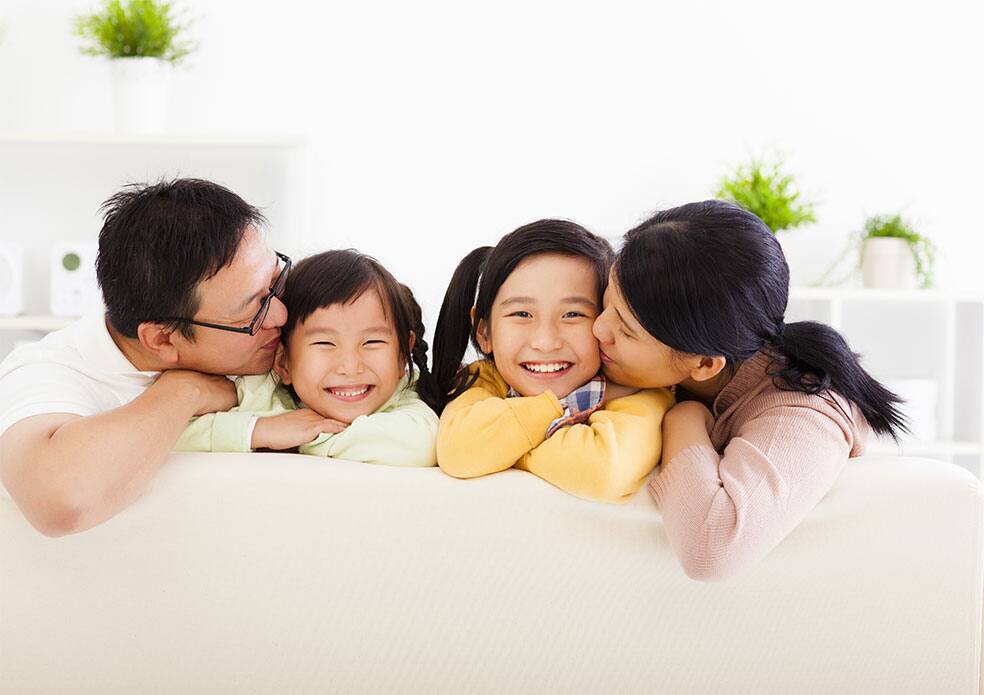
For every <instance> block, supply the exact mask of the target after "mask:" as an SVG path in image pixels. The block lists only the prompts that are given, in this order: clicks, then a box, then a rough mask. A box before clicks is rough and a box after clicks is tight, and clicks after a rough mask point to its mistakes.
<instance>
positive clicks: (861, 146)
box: [0, 0, 984, 471]
mask: <svg viewBox="0 0 984 695" xmlns="http://www.w3.org/2000/svg"><path fill="white" fill-rule="evenodd" d="M103 6H104V3H100V2H83V1H80V0H44V1H43V2H37V1H36V0H35V1H31V0H0V103H2V104H3V106H2V108H0V242H3V243H7V244H8V250H7V254H8V256H9V257H10V258H11V259H13V260H12V261H11V263H13V264H14V266H15V268H19V269H20V275H19V276H18V275H17V271H16V269H15V271H11V273H9V277H10V278H12V279H11V280H9V281H8V284H10V283H14V284H15V285H16V286H17V287H21V288H22V296H21V301H20V303H19V306H18V307H17V311H15V312H9V311H8V312H6V313H19V314H24V315H26V316H21V317H19V318H9V319H7V320H6V323H3V322H0V328H4V329H5V330H4V331H3V335H2V336H0V353H5V352H6V350H8V349H9V346H10V344H11V343H12V341H14V340H22V339H29V338H31V337H32V336H34V337H36V336H37V335H40V333H41V332H42V331H44V330H48V329H49V328H52V327H55V326H57V325H62V324H63V323H64V320H65V319H64V318H59V317H57V316H55V315H56V314H58V315H70V314H72V313H73V311H74V310H75V308H76V305H77V303H78V302H76V301H75V300H74V299H73V297H75V296H76V294H77V291H78V288H79V287H82V286H85V284H86V282H91V278H90V279H89V280H86V279H85V278H81V279H80V278H79V277H78V276H81V275H83V274H84V272H85V270H86V268H87V267H89V264H90V263H91V258H90V256H91V247H87V246H86V244H91V243H92V242H94V240H95V238H96V235H97V233H98V230H99V227H100V218H99V215H98V208H99V205H100V203H101V202H102V201H103V200H104V199H105V198H107V197H108V196H109V195H111V194H112V193H113V192H114V191H116V190H117V189H118V188H119V187H120V186H121V185H122V184H124V183H127V182H131V181H147V180H155V179H157V178H160V177H162V176H178V175H180V176H199V177H204V178H212V179H214V180H217V181H219V182H220V183H223V184H225V185H227V186H229V187H230V188H232V189H233V190H235V191H236V192H238V193H240V194H241V195H242V196H243V197H244V198H246V199H247V200H248V201H250V202H252V203H254V204H256V205H259V206H261V207H263V208H264V209H265V211H266V212H267V214H268V216H269V218H270V221H271V228H270V230H269V236H270V238H271V241H272V243H273V245H274V246H276V247H277V248H279V249H280V250H283V251H285V252H287V253H289V254H291V255H292V256H295V257H300V256H303V255H305V254H306V253H309V252H312V251H319V250H323V249H325V248H331V247H348V246H353V247H357V248H359V249H361V250H364V251H366V252H369V253H371V254H373V255H375V256H376V257H377V258H379V259H380V260H381V261H382V262H383V263H384V264H385V265H386V266H387V267H388V268H389V269H390V270H391V271H392V272H393V273H394V275H396V276H397V278H399V279H401V280H402V281H404V282H406V283H407V284H409V285H411V286H412V287H413V288H414V290H415V291H416V293H417V294H418V297H419V299H420V300H421V304H422V305H423V306H424V310H425V318H426V319H427V320H428V327H429V328H431V329H432V328H433V323H434V321H435V320H436V317H437V310H438V307H439V305H440V301H441V298H442V296H443V292H444V288H445V286H446V283H447V281H448V279H449V278H450V275H451V272H452V270H453V268H454V266H455V264H456V263H457V261H458V260H460V258H461V257H462V256H463V255H464V254H466V253H467V252H468V251H470V250H471V249H472V248H474V247H475V246H478V245H483V244H491V243H494V242H495V241H496V240H497V239H498V238H499V237H501V236H502V235H503V234H505V233H506V232H508V231H510V230H512V229H514V228H515V227H517V226H519V225H521V224H524V223H526V222H529V221H532V220H534V219H538V218H541V217H547V216H560V217H566V218H570V219H574V220H576V221H578V222H580V223H582V224H584V225H585V226H587V227H588V228H590V229H592V230H593V231H595V232H597V233H600V234H603V235H605V236H608V237H609V238H611V239H613V240H616V239H617V238H618V237H619V236H620V235H621V234H622V233H624V232H625V231H626V230H628V229H629V228H630V227H632V226H633V225H635V224H636V223H638V222H639V221H641V220H642V219H643V218H645V217H646V216H647V215H648V214H650V213H652V212H653V211H655V210H658V209H661V208H665V207H671V206H674V205H678V204H681V203H684V202H689V201H693V200H699V199H704V198H708V197H713V196H715V195H716V194H717V193H718V192H719V189H720V186H721V182H722V179H723V178H724V177H729V176H730V177H731V178H732V179H735V178H740V176H738V170H737V169H736V168H737V167H740V166H743V165H747V164H748V163H750V162H752V161H753V160H759V161H765V162H777V163H780V164H781V167H782V171H783V172H784V173H788V174H789V175H791V176H792V177H793V179H794V189H795V191H797V192H798V193H799V198H798V201H799V202H800V203H810V204H812V206H813V207H812V217H813V218H815V219H814V221H805V222H804V223H802V224H800V225H799V226H797V227H796V228H794V229H787V230H785V231H781V232H780V233H779V234H780V240H781V242H782V244H783V247H784V249H785V251H786V254H787V258H788V260H789V262H790V267H791V271H792V282H793V285H794V286H795V287H796V288H797V291H796V294H794V299H793V301H792V302H791V306H790V319H791V320H793V319H795V318H806V317H810V318H820V319H822V320H826V321H829V322H831V323H834V324H835V325H837V326H838V327H840V328H842V329H843V330H844V331H845V332H846V333H847V335H848V338H849V339H850V340H851V342H852V345H853V346H854V347H855V348H856V349H858V350H859V351H860V352H862V353H864V355H865V360H866V364H867V365H868V366H869V368H871V370H872V371H873V372H875V373H876V375H878V376H880V377H881V378H883V379H886V380H889V381H891V382H892V383H893V384H895V386H896V388H898V389H899V390H900V391H903V392H905V393H907V394H909V395H910V397H911V398H912V399H913V409H914V410H913V416H914V418H917V419H918V420H919V423H918V428H919V432H918V436H917V437H916V439H915V440H914V441H912V442H910V443H908V445H907V446H908V451H909V452H910V453H920V454H925V455H930V456H935V457H937V458H941V459H945V460H950V461H955V462H957V463H959V464H961V465H966V466H968V467H970V468H972V469H974V470H978V471H979V469H980V458H981V453H982V447H981V440H982V430H984V415H982V408H981V391H982V390H984V377H982V374H984V358H982V353H984V349H982V344H984V325H982V324H984V321H982V318H981V317H982V314H984V309H982V306H984V302H982V300H981V296H982V295H984V279H982V273H981V269H980V263H981V259H982V258H984V224H982V221H981V216H980V215H979V213H978V207H979V205H978V200H979V196H980V190H981V184H982V183H984V180H982V179H984V176H982V174H981V162H982V161H984V135H982V128H981V124H982V123H984V108H982V103H984V97H982V89H981V70H982V66H984V47H982V43H981V41H980V40H979V33H980V26H981V23H980V20H981V16H980V8H979V5H976V4H974V3H966V2H956V1H951V0H942V1H941V2H937V3H933V4H932V5H930V4H927V3H915V2H913V3H904V2H902V3H900V2H887V1H884V0H872V1H871V2H857V1H855V2H828V3H824V4H823V5H816V4H806V3H790V2H772V1H767V0H749V1H747V2H743V3H734V2H724V1H723V0H722V1H718V0H710V1H704V2H687V3H683V2H676V3H658V2H656V3H653V2H649V3H643V2H638V3H632V2H622V1H619V0H612V1H609V2H606V3H604V4H602V3H585V2H571V1H566V2H554V1H542V2H541V1H536V2H518V1H514V0H501V1H500V2H498V3H495V4H488V3H482V4H478V3H462V2H443V1H437V0H426V1H424V2H418V3H406V2H395V1H391V0H390V1H385V2H359V3H354V2H348V3H340V2H339V3H336V2H325V3H309V2H300V1H299V0H281V2H278V3H275V4H269V3H255V2H233V1H232V0H188V1H186V2H176V3H174V5H173V7H174V13H175V16H176V17H177V18H178V19H179V20H180V23H181V25H182V27H184V33H183V37H184V39H186V40H187V41H188V42H189V43H190V45H189V48H190V52H189V53H188V55H187V56H185V57H184V58H183V59H182V60H181V61H179V62H178V63H177V64H176V65H174V66H173V67H172V66H170V65H168V67H167V70H166V73H167V75H166V82H162V83H160V85H161V86H157V87H154V88H153V89H152V90H151V92H150V93H149V94H148V93H147V92H146V83H144V89H145V97H144V101H145V102H150V101H154V100H156V99H158V98H160V99H162V102H161V103H162V104H163V105H162V106H160V107H159V108H157V109H156V111H157V115H158V116H159V117H160V119H159V121H158V122H157V123H154V124H151V125H150V126H149V127H145V126H147V124H146V123H144V124H143V126H141V127H134V122H133V121H131V122H130V123H129V124H126V123H123V122H121V120H120V118H121V117H120V111H119V106H118V105H114V98H115V99H119V87H118V86H117V82H118V79H119V78H118V76H116V75H115V72H116V68H114V65H113V63H120V60H118V59H117V60H113V59H110V58H107V57H98V56H91V55H84V54H83V53H82V52H81V50H80V48H81V47H83V46H85V45H88V43H87V42H86V41H85V40H84V39H83V38H81V37H79V36H77V35H75V33H73V20H74V18H76V17H78V16H79V15H84V14H87V13H92V12H98V11H100V10H101V9H102V8H103ZM155 84H156V83H155ZM155 103H156V101H155ZM137 131H140V132H137ZM746 173H747V172H746ZM896 214H898V215H901V217H902V218H904V220H905V222H906V223H907V225H908V227H907V229H908V230H909V231H911V232H914V233H916V234H918V235H919V238H920V239H923V238H925V239H928V240H929V241H931V242H932V244H933V246H934V247H935V250H936V253H935V257H936V260H935V264H934V266H933V268H932V274H931V278H929V280H930V282H929V283H928V284H930V285H931V288H930V289H916V288H915V286H916V285H915V284H914V283H913V282H912V281H907V282H901V283H900V284H899V285H898V287H896V288H895V289H881V290H865V289H861V286H862V284H863V282H862V274H861V272H860V270H859V267H858V251H859V248H860V244H861V236H862V230H863V229H864V227H865V223H866V220H868V219H869V218H871V217H872V216H877V215H889V216H891V215H896ZM11 249H14V250H11ZM17 249H19V250H17ZM18 254H19V255H18ZM72 255H74V257H75V260H72V259H71V258H69V257H70V256H72ZM66 258H69V260H66ZM76 260H77V263H76ZM17 264H19V265H17ZM71 265H76V266H78V272H77V273H76V275H73V276H72V277H67V276H68V275H71V273H73V272H76V271H74V270H72V271H70V272H65V271H66V270H68V266H71ZM2 283H3V281H2V280H0V285H2ZM73 283H74V284H73ZM10 291H11V290H8V292H10ZM2 292H3V289H2V287H0V305H2V298H3V297H2ZM73 293H76V294H73ZM0 308H2V306H0Z"/></svg>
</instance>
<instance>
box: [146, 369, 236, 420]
mask: <svg viewBox="0 0 984 695" xmlns="http://www.w3.org/2000/svg"><path fill="white" fill-rule="evenodd" d="M161 382H164V383H166V384H168V385H169V386H174V387H175V388H185V389H187V390H188V393H189V398H191V399H192V402H193V403H195V415H196V416H197V415H205V414H206V413H217V412H219V411H222V410H230V409H232V408H235V407H236V406H237V405H238V404H239V401H238V398H237V397H236V384H235V382H233V381H231V380H229V379H228V378H226V377H224V376H217V375H215V374H202V373H200V372H193V371H191V370H188V369H170V370H168V371H166V372H164V373H163V374H161V375H160V377H158V379H157V382H156V383H161Z"/></svg>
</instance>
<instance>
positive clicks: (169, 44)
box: [73, 0, 192, 132]
mask: <svg viewBox="0 0 984 695" xmlns="http://www.w3.org/2000/svg"><path fill="white" fill-rule="evenodd" d="M73 29H74V33H75V34H76V36H79V37H81V38H82V39H83V40H84V41H85V43H84V45H83V46H82V49H81V50H82V52H83V53H86V54H88V55H95V56H105V57H107V58H109V59H110V65H111V66H112V71H113V103H114V110H115V114H116V126H117V128H118V129H119V130H123V131H130V132H155V131H159V130H162V129H163V124H164V120H165V115H166V107H167V83H168V77H169V74H170V69H171V67H172V66H173V65H174V64H176V63H177V62H179V61H180V60H181V59H182V58H184V57H185V56H186V55H188V53H189V52H190V51H191V50H192V46H191V44H190V43H189V42H188V41H186V40H185V35H186V33H187V25H185V24H181V23H180V22H179V21H178V18H177V16H176V14H175V11H174V7H173V5H172V4H171V3H170V2H162V1H160V0H104V2H103V4H102V7H101V9H100V10H99V11H97V12H94V13H92V14H87V15H80V16H77V17H76V18H75V20H74V25H73Z"/></svg>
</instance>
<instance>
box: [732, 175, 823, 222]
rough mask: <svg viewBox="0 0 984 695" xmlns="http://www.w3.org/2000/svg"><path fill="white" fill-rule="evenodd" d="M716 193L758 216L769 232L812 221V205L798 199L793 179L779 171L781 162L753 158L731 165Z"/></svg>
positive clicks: (814, 220) (813, 219)
mask: <svg viewBox="0 0 984 695" xmlns="http://www.w3.org/2000/svg"><path fill="white" fill-rule="evenodd" d="M716 195H717V197H718V198H720V199H722V200H729V201H731V202H733V203H735V204H737V205H740V206H741V207H743V208H745V209H746V210H748V211H750V212H753V213H755V214H756V215H758V217H759V218H760V219H761V220H762V221H763V222H765V224H766V225H767V226H768V227H769V229H771V230H772V233H773V234H776V233H778V232H781V231H782V230H784V229H793V228H795V227H798V226H800V225H801V224H805V223H807V222H816V218H815V217H814V216H813V204H812V203H806V202H801V201H800V192H799V190H797V188H796V183H795V180H794V178H793V176H792V175H791V174H789V173H786V172H784V171H783V170H782V162H781V161H771V162H767V161H765V160H762V159H753V160H752V161H751V162H750V163H748V164H743V165H739V166H737V167H735V169H734V171H733V172H732V173H731V174H730V175H728V176H725V177H724V178H722V179H721V181H720V183H719V184H718V190H717V193H716Z"/></svg>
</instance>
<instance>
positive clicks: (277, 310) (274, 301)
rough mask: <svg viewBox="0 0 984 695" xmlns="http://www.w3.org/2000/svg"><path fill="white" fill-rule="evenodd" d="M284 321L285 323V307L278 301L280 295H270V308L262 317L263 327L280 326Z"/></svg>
mask: <svg viewBox="0 0 984 695" xmlns="http://www.w3.org/2000/svg"><path fill="white" fill-rule="evenodd" d="M285 323H287V307H286V306H285V305H284V303H283V302H282V301H280V297H278V296H276V295H274V296H272V297H270V309H269V310H268V311H267V315H266V318H265V319H263V328H280V327H281V326H283V325H284V324H285Z"/></svg>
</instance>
